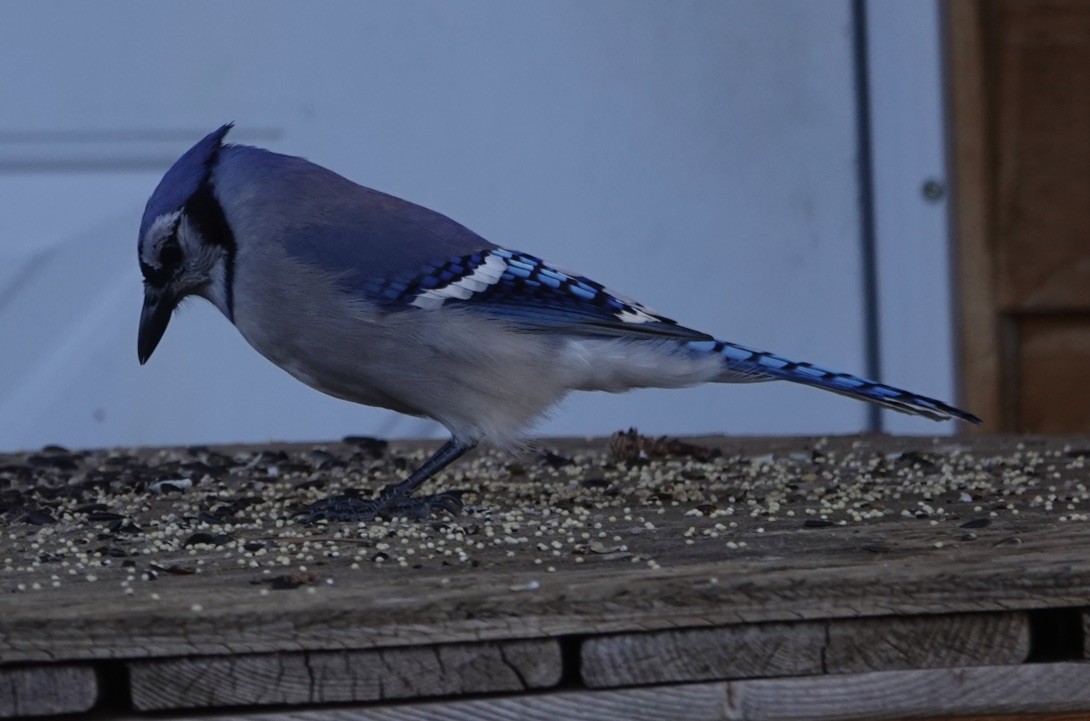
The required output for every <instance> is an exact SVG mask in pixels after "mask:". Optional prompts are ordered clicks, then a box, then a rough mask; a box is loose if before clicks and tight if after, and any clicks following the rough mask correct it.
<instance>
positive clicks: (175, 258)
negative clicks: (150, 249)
mask: <svg viewBox="0 0 1090 721" xmlns="http://www.w3.org/2000/svg"><path fill="white" fill-rule="evenodd" d="M181 262H182V247H181V246H180V245H178V241H177V240H175V239H174V238H170V239H169V240H167V241H166V242H165V243H163V247H162V248H160V249H159V265H160V266H162V267H164V268H174V267H175V266H177V265H179V264H180V263H181Z"/></svg>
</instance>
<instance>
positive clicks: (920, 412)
mask: <svg viewBox="0 0 1090 721" xmlns="http://www.w3.org/2000/svg"><path fill="white" fill-rule="evenodd" d="M685 345H686V346H687V347H688V348H689V349H691V350H693V351H694V352H697V353H710V354H714V355H718V356H720V357H721V358H722V359H723V361H724V366H725V368H726V371H725V372H726V373H728V374H730V375H732V376H736V375H737V374H745V373H748V374H751V375H752V376H756V377H763V378H766V379H768V380H787V381H792V382H794V383H801V384H803V385H808V386H814V387H816V388H823V389H825V390H827V391H832V392H833V393H839V394H840V395H844V396H848V397H850V398H856V399H858V400H865V401H870V402H871V403H877V404H878V405H880V406H885V407H886V408H891V409H893V410H895V411H900V412H901V413H908V414H910V415H917V416H924V417H926V418H930V419H932V420H936V421H944V420H949V419H951V418H960V419H961V420H963V421H968V422H969V423H977V424H979V423H980V422H981V421H980V419H979V418H977V417H976V416H974V415H973V414H972V413H966V412H965V411H963V410H960V409H958V408H955V407H954V406H951V405H949V404H947V403H943V402H942V401H940V400H936V399H934V398H928V397H927V396H921V395H919V394H918V393H913V392H911V391H906V390H904V389H901V388H896V387H894V386H890V385H886V384H885V383H879V382H877V381H872V380H868V379H866V378H860V377H859V376H854V375H851V374H850V373H841V372H838V371H832V370H828V369H826V368H821V367H820V366H816V365H814V364H812V363H805V362H800V361H792V360H788V359H787V358H783V357H781V356H778V355H775V354H773V353H768V352H766V351H759V350H753V349H752V348H746V347H745V346H741V345H737V344H735V343H727V342H725V341H719V340H712V341H690V342H688V343H686V344H685Z"/></svg>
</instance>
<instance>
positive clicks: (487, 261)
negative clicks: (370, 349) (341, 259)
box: [362, 247, 711, 340]
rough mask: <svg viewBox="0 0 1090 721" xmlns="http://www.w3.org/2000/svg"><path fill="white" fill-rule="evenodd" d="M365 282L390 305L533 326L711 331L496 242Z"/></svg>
mask: <svg viewBox="0 0 1090 721" xmlns="http://www.w3.org/2000/svg"><path fill="white" fill-rule="evenodd" d="M362 290H363V291H364V292H365V294H366V295H367V296H368V297H369V298H370V299H372V300H374V301H376V302H378V303H379V304H380V305H382V306H383V307H385V308H388V309H390V310H408V309H411V308H420V309H433V308H438V307H463V308H466V309H468V310H471V311H473V312H478V313H483V314H485V315H488V316H491V317H495V318H499V319H503V320H506V321H509V322H511V323H513V324H515V325H516V326H518V327H520V328H523V329H525V330H527V331H542V332H547V331H551V332H567V333H576V334H581V335H595V336H612V337H631V338H672V339H678V340H707V339H710V338H711V336H709V335H707V334H705V333H700V332H698V331H695V330H692V329H690V328H686V327H684V326H681V325H678V324H677V322H675V321H673V320H670V319H669V318H665V317H663V316H661V315H658V314H657V313H655V312H653V311H651V310H650V309H648V308H646V307H644V306H642V305H640V304H638V303H636V302H634V301H631V300H628V299H625V298H623V297H621V296H619V295H617V294H615V293H612V292H610V291H609V290H607V289H606V288H604V287H603V286H602V285H601V284H600V283H596V282H594V281H592V280H590V279H589V278H585V277H583V276H578V275H573V274H570V273H565V272H563V271H560V270H557V269H556V268H553V267H550V266H549V265H548V264H546V263H545V262H544V261H542V260H540V259H539V258H535V257H534V256H532V255H527V254H526V253H518V252H514V251H510V250H506V249H504V248H497V247H494V248H491V249H487V250H481V251H479V252H476V253H471V254H468V255H463V256H457V257H452V258H444V259H441V260H437V261H435V262H432V263H429V264H427V265H426V266H425V267H423V268H420V269H418V270H416V271H413V272H410V273H402V274H396V275H391V276H388V277H385V278H377V279H374V280H371V281H368V282H365V283H364V284H363V287H362Z"/></svg>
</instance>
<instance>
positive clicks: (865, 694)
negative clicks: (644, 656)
mask: <svg viewBox="0 0 1090 721" xmlns="http://www.w3.org/2000/svg"><path fill="white" fill-rule="evenodd" d="M1075 711H1084V712H1087V711H1090V664H1083V663H1058V664H1032V665H1025V666H1016V667H1006V668H996V667H976V668H962V669H956V670H941V669H933V670H924V671H886V672H878V673H866V674H845V675H834V676H818V677H803V678H783V679H749V680H744V681H716V682H709V683H697V684H684V685H675V686H645V687H640V688H631V689H623V690H604V691H561V692H557V691H554V692H550V693H544V694H522V695H518V696H507V697H495V698H484V699H473V700H461V701H459V700H444V701H431V702H410V703H403V704H396V705H391V706H354V707H339V708H329V709H315V708H306V709H299V710H294V711H278V712H268V713H263V712H251V713H247V714H245V715H242V716H236V715H232V716H208V715H201V716H199V717H196V716H194V717H187V716H180V717H176V721H196V720H197V719H198V718H199V719H200V721H243V720H245V721H297V720H298V721H302V720H303V719H306V720H307V721H512V720H513V719H519V720H520V721H522V720H524V721H556V719H571V720H572V721H600V720H601V719H626V720H628V721H794V720H795V719H799V720H800V721H802V720H807V721H850V720H853V719H874V720H876V721H877V720H882V721H893V720H898V721H899V720H901V719H909V718H914V719H936V718H939V717H938V716H936V714H938V713H941V714H942V717H943V718H956V717H959V716H960V717H964V716H970V715H973V716H993V717H994V716H1004V715H1014V714H1037V713H1052V714H1055V713H1063V712H1075Z"/></svg>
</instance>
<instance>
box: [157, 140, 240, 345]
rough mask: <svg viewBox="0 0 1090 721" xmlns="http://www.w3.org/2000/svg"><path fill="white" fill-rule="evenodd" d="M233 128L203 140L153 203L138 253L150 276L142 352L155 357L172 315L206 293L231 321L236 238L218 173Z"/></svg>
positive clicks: (177, 167) (162, 184)
mask: <svg viewBox="0 0 1090 721" xmlns="http://www.w3.org/2000/svg"><path fill="white" fill-rule="evenodd" d="M230 129H231V124H227V125H224V126H223V127H221V128H219V129H218V130H216V131H214V132H212V133H210V134H208V135H207V136H205V137H204V138H202V139H201V140H200V141H199V142H198V143H197V144H196V145H194V146H193V147H192V148H190V149H189V150H188V151H186V153H185V154H184V155H182V157H180V158H178V160H177V161H176V162H175V163H174V165H172V166H171V168H170V170H168V171H167V172H166V175H164V176H163V179H162V180H161V181H159V185H158V186H157V187H156V188H155V192H153V193H152V194H151V197H150V198H149V199H148V204H147V207H145V209H144V218H143V220H142V221H141V223H140V238H139V242H138V246H137V254H138V256H139V260H140V271H141V272H142V273H143V274H144V308H143V310H142V311H141V313H140V333H139V338H138V339H137V354H138V357H139V359H140V363H141V364H143V363H145V362H146V361H147V360H148V358H150V357H151V354H152V352H154V350H155V347H156V346H157V345H159V341H160V340H161V339H162V337H163V333H165V332H166V329H167V324H168V323H169V322H170V316H171V313H172V312H173V311H174V309H175V308H176V307H177V305H178V303H179V302H181V300H182V299H183V298H185V297H186V296H188V295H194V294H196V295H201V296H204V297H206V298H208V299H209V300H211V301H212V302H213V303H215V304H216V305H217V306H219V308H220V309H221V310H223V311H224V312H225V313H226V314H227V316H228V318H230V317H231V313H232V310H231V307H232V303H231V298H230V274H231V272H232V267H231V266H232V263H233V260H234V236H233V234H232V232H231V228H230V226H229V225H228V224H227V219H226V217H225V216H224V213H223V208H222V207H221V206H220V204H219V201H218V200H217V199H216V195H215V192H214V187H213V172H214V171H215V168H216V163H217V161H218V159H219V152H220V149H221V148H222V147H223V138H224V136H225V135H226V134H227V131H228V130H230Z"/></svg>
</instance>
